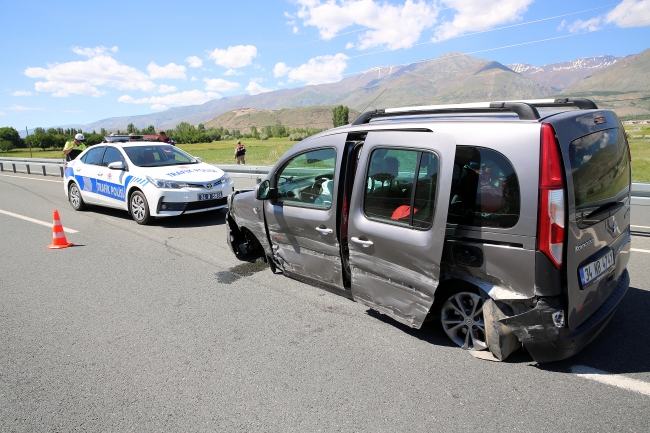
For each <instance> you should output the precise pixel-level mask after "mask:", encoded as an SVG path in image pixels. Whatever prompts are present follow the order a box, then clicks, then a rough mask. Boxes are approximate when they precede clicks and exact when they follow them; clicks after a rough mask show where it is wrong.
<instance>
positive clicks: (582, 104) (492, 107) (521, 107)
mask: <svg viewBox="0 0 650 433" xmlns="http://www.w3.org/2000/svg"><path fill="white" fill-rule="evenodd" d="M537 107H577V108H579V109H581V110H595V109H598V107H597V106H596V104H594V102H593V101H591V100H589V99H583V98H557V99H531V100H520V101H503V102H471V103H468V104H448V105H424V106H419V107H399V108H386V109H377V110H370V111H366V112H364V113H361V114H360V115H359V117H357V118H356V119H355V120H354V122H352V125H362V124H364V123H368V122H370V120H371V119H374V118H379V117H394V116H407V115H418V114H445V113H449V114H455V113H459V114H460V113H494V112H503V111H510V112H513V113H515V114H517V116H519V119H520V120H539V119H540V117H541V116H540V115H539V111H537Z"/></svg>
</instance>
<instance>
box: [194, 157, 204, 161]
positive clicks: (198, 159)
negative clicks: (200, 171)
mask: <svg viewBox="0 0 650 433" xmlns="http://www.w3.org/2000/svg"><path fill="white" fill-rule="evenodd" d="M194 159H196V160H197V161H198V162H203V158H197V157H194Z"/></svg>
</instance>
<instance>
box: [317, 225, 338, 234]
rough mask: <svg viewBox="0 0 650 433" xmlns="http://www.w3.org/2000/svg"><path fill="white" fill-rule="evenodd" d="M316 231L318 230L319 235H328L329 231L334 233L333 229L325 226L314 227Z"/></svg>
mask: <svg viewBox="0 0 650 433" xmlns="http://www.w3.org/2000/svg"><path fill="white" fill-rule="evenodd" d="M316 231H318V232H320V234H321V235H328V234H330V233H334V230H332V229H328V228H327V227H325V226H318V227H316Z"/></svg>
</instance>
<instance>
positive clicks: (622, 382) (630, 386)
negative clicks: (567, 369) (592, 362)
mask: <svg viewBox="0 0 650 433" xmlns="http://www.w3.org/2000/svg"><path fill="white" fill-rule="evenodd" d="M571 372H572V373H573V374H575V375H576V376H579V377H583V378H585V379H591V380H595V381H596V382H600V383H604V384H607V385H611V386H615V387H618V388H621V389H626V390H628V391H634V392H638V393H639V394H645V395H647V396H650V383H649V382H644V381H642V380H636V379H630V378H629V377H626V376H623V375H622V374H613V373H608V372H606V371H603V370H597V369H595V368H591V367H587V366H585V365H574V366H573V367H571Z"/></svg>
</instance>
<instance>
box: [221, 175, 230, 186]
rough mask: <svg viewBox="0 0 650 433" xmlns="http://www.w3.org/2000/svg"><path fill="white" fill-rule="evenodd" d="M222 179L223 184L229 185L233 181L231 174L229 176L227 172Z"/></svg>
mask: <svg viewBox="0 0 650 433" xmlns="http://www.w3.org/2000/svg"><path fill="white" fill-rule="evenodd" d="M221 179H222V180H221V183H222V184H223V185H228V184H229V183H230V182H231V179H230V176H228V175H227V174H225V175H224V176H223V177H222V178H221Z"/></svg>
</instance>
